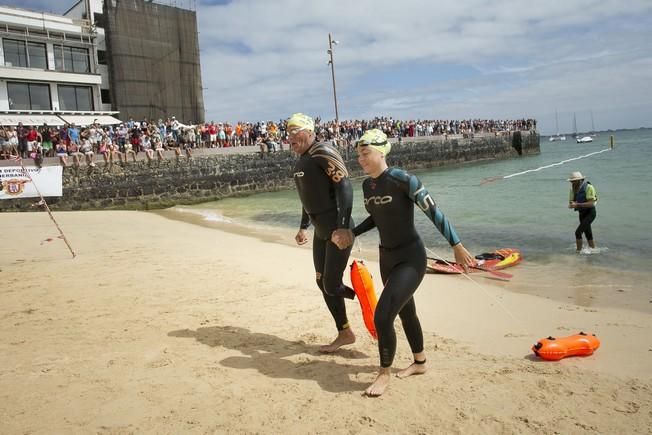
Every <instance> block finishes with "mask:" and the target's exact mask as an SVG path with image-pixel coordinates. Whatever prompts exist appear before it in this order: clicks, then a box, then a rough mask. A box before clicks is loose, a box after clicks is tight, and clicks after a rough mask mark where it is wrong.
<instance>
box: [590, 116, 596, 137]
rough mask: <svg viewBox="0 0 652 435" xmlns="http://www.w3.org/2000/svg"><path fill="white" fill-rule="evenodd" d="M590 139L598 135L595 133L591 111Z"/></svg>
mask: <svg viewBox="0 0 652 435" xmlns="http://www.w3.org/2000/svg"><path fill="white" fill-rule="evenodd" d="M590 136H591V137H598V134H597V133H596V132H595V124H594V123H593V110H591V134H590Z"/></svg>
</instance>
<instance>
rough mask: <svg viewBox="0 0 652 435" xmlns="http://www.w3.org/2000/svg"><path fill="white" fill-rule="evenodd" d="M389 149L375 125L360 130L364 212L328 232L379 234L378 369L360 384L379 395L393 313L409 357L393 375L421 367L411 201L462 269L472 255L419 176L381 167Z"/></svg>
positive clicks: (419, 249) (419, 272)
mask: <svg viewBox="0 0 652 435" xmlns="http://www.w3.org/2000/svg"><path fill="white" fill-rule="evenodd" d="M390 149H391V145H390V144H389V142H388V141H387V136H386V135H385V134H384V133H383V132H382V131H380V130H377V129H373V130H369V131H367V132H365V134H364V135H363V136H362V137H361V138H360V140H359V141H358V143H357V150H358V155H359V157H358V162H359V163H360V166H362V169H363V170H364V172H365V173H366V174H367V175H369V177H370V178H367V179H366V180H365V181H364V183H363V185H362V189H363V192H364V203H365V208H366V209H367V212H369V215H370V216H369V217H368V218H367V219H365V220H364V221H363V222H362V223H361V224H360V225H358V226H357V227H355V228H354V229H353V231H349V232H347V233H344V234H342V233H338V234H334V235H333V238H332V240H333V243H335V244H336V245H337V246H338V247H339V248H341V249H343V248H346V247H348V246H350V245H351V244H352V243H353V238H354V237H355V236H358V235H360V234H363V233H365V232H366V231H369V230H370V229H372V228H374V227H377V228H378V233H379V235H380V273H381V278H382V281H383V284H384V289H383V291H382V293H381V295H380V299H379V301H378V305H377V306H376V312H375V314H374V323H375V325H376V330H377V331H378V349H379V353H380V370H379V373H378V377H377V378H376V380H375V381H374V383H373V384H371V386H370V387H369V388H367V390H365V393H366V394H367V395H369V396H380V395H381V394H383V392H384V391H385V388H386V387H387V385H388V384H389V379H390V373H391V365H392V363H393V360H394V355H395V353H396V333H395V331H394V320H395V319H396V316H397V315H398V316H399V317H400V318H401V322H402V324H403V329H404V330H405V334H406V336H407V339H408V342H409V344H410V348H411V350H412V354H413V355H414V363H413V364H411V365H410V366H409V367H408V368H406V369H404V370H402V371H400V372H399V373H398V377H407V376H410V375H413V374H421V373H425V371H426V366H425V362H426V356H425V353H424V348H423V333H422V331H421V324H420V322H419V318H418V317H417V312H416V306H415V303H414V298H413V295H414V292H415V291H416V289H417V287H418V286H419V284H420V283H421V280H422V279H423V275H424V274H425V271H426V252H425V248H424V245H423V241H422V240H421V237H420V236H419V234H418V233H417V231H416V228H415V227H414V204H417V205H418V206H419V208H420V209H421V210H422V211H423V212H424V213H425V214H426V215H427V216H428V218H429V219H430V220H431V221H432V222H433V223H434V224H435V227H437V229H438V230H439V231H440V232H441V234H442V235H443V236H444V237H445V238H446V240H448V242H449V243H450V245H451V246H452V247H453V251H454V253H455V261H456V262H458V263H460V264H462V265H464V266H465V269H466V267H468V266H472V265H474V264H475V260H474V258H473V256H472V255H471V254H470V253H469V252H468V251H467V250H466V248H464V246H463V245H462V243H461V242H460V239H459V237H458V236H457V234H456V233H455V230H454V229H453V227H452V225H451V224H450V223H449V222H448V219H446V217H445V216H444V214H443V213H442V212H441V210H440V209H439V208H438V207H437V206H436V205H435V202H434V201H433V199H432V197H431V196H430V194H429V193H428V191H427V190H426V189H425V187H424V186H423V185H422V184H421V182H420V181H419V179H418V178H417V177H415V176H414V175H410V174H408V173H407V172H405V171H403V170H402V169H398V168H388V167H387V162H386V161H385V156H386V155H387V154H388V153H389V151H390Z"/></svg>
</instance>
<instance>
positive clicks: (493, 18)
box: [198, 0, 652, 120]
mask: <svg viewBox="0 0 652 435" xmlns="http://www.w3.org/2000/svg"><path fill="white" fill-rule="evenodd" d="M651 11H652V4H651V3H649V2H647V1H631V2H628V4H627V7H626V8H624V7H623V4H622V3H621V2H619V1H615V0H611V1H596V0H579V1H573V2H568V1H551V2H537V3H534V4H527V5H526V4H523V3H522V2H520V1H515V0H496V1H492V2H486V1H481V0H473V1H466V2H459V1H458V2H441V1H436V2H429V3H426V2H422V1H417V0H404V1H401V2H396V1H387V0H383V1H372V0H361V1H356V2H349V1H346V2H345V1H342V0H332V1H330V2H303V1H298V0H277V1H274V2H267V1H255V0H239V1H237V2H233V3H231V4H229V5H226V6H212V7H211V6H201V7H200V8H199V11H198V17H199V28H200V32H201V34H200V45H201V47H202V65H203V81H204V86H205V87H207V88H208V90H207V91H206V93H205V104H206V109H207V117H208V118H211V119H213V118H214V119H229V120H235V119H252V120H253V119H258V118H265V119H266V118H274V119H276V118H280V117H284V116H286V115H287V114H289V113H291V112H294V111H297V110H301V111H306V112H310V113H315V114H319V115H322V116H324V117H328V118H331V117H333V116H334V110H333V102H332V89H331V80H330V70H329V68H328V67H327V66H326V61H327V60H328V55H327V54H326V49H327V42H328V32H329V31H330V32H333V35H334V37H335V38H336V39H339V40H340V41H341V44H340V45H338V46H337V47H336V49H335V61H336V73H337V83H338V100H339V101H340V109H341V110H340V116H341V117H344V116H343V114H344V115H346V116H347V117H361V116H372V115H381V114H385V113H383V111H384V110H386V111H391V112H393V113H391V114H392V115H394V116H403V117H435V116H438V117H471V116H485V117H501V116H511V117H521V116H535V115H538V116H541V117H542V118H550V115H551V114H552V116H553V118H552V119H554V110H555V107H557V106H559V107H558V109H559V110H565V111H568V112H572V111H573V110H578V111H579V110H591V108H594V109H595V110H598V109H597V107H599V106H603V104H602V103H603V98H605V97H606V98H608V99H609V102H610V104H611V105H617V106H618V107H619V108H621V109H622V110H627V107H628V106H632V107H634V106H636V107H640V105H641V104H644V101H650V98H649V97H650V96H651V95H649V93H650V91H647V90H646V89H641V88H637V85H639V84H640V82H641V80H642V77H645V76H646V75H647V76H648V77H649V76H651V75H652V74H651V72H652V67H651V66H650V65H649V63H648V62H646V61H644V60H643V59H645V58H646V57H649V56H650V54H651V53H652V49H650V48H649V47H648V46H649V43H647V42H645V41H649V40H650V39H651V38H650V37H651V36H652V32H651V31H650V30H648V29H647V28H646V26H645V25H642V24H640V21H641V20H643V21H647V22H648V23H649V22H650V21H652V20H651V19H650V13H651ZM630 21H633V22H634V23H630ZM637 23H639V25H637ZM630 28H631V29H632V30H631V31H630V32H628V29H630ZM233 43H236V44H241V45H242V46H246V47H248V48H249V50H248V51H246V52H237V51H234V50H233V48H232V44H233ZM225 44H227V46H226V47H225V46H224V45H225ZM417 62H418V63H419V64H420V65H424V64H430V65H431V66H432V72H433V74H432V81H431V83H430V84H429V85H423V83H422V84H420V85H419V86H415V87H413V88H409V87H407V88H406V86H405V83H409V82H410V81H411V80H412V79H413V77H411V75H410V73H409V68H408V69H407V71H408V72H407V73H406V72H405V71H406V70H405V69H402V70H401V73H400V75H397V76H396V77H395V83H396V84H397V85H398V84H401V85H402V86H400V88H398V87H394V86H391V85H390V86H386V87H384V88H383V89H374V88H370V87H369V86H368V84H367V83H366V81H365V78H368V77H369V75H370V74H371V75H373V74H374V72H376V71H383V72H386V71H391V70H392V69H393V68H396V67H398V66H400V65H409V64H412V63H417ZM442 64H446V65H459V66H460V68H468V67H470V66H473V67H475V68H476V69H477V70H478V71H479V74H478V75H477V77H472V78H468V79H464V80H462V79H456V78H452V79H451V78H450V77H446V78H441V77H439V76H438V65H442ZM442 80H444V81H442ZM406 89H407V90H406ZM455 89H459V91H458V92H457V94H455V93H454V92H453V91H454V90H455ZM345 90H354V91H355V92H354V93H355V97H352V96H349V95H347V94H346V92H345ZM560 103H561V104H560ZM347 105H348V106H347ZM562 106H563V107H562ZM387 114H390V113H387Z"/></svg>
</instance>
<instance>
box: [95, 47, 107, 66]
mask: <svg viewBox="0 0 652 435" xmlns="http://www.w3.org/2000/svg"><path fill="white" fill-rule="evenodd" d="M97 63H99V64H100V65H106V64H107V62H106V50H97Z"/></svg>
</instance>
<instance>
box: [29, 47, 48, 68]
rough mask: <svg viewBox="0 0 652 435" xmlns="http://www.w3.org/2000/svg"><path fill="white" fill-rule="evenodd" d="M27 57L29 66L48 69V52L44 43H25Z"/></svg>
mask: <svg viewBox="0 0 652 435" xmlns="http://www.w3.org/2000/svg"><path fill="white" fill-rule="evenodd" d="M27 58H28V59H29V67H30V68H40V69H48V53H47V50H46V48H45V44H39V43H37V42H28V43H27Z"/></svg>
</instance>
